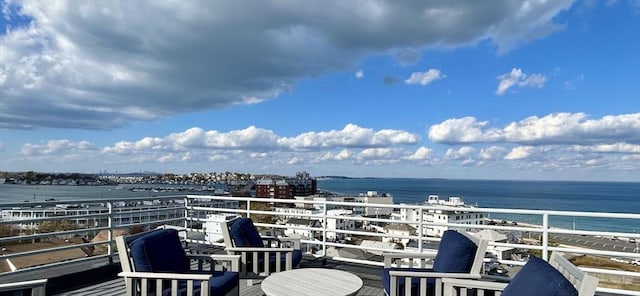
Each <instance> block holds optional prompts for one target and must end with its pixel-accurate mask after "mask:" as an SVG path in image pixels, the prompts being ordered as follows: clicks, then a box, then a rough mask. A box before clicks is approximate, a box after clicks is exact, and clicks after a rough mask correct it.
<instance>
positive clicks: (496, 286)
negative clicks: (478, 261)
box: [442, 278, 508, 296]
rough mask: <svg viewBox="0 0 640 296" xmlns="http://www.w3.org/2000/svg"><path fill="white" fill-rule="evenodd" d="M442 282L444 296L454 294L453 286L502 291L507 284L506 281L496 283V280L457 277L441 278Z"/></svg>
mask: <svg viewBox="0 0 640 296" xmlns="http://www.w3.org/2000/svg"><path fill="white" fill-rule="evenodd" d="M442 284H443V285H444V288H443V295H444V296H454V295H456V294H455V293H454V290H455V288H461V289H466V290H469V289H480V290H491V291H502V290H504V288H505V287H506V286H507V284H508V283H498V282H490V281H482V280H468V279H459V278H443V279H442Z"/></svg>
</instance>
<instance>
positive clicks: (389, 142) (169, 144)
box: [102, 124, 418, 154]
mask: <svg viewBox="0 0 640 296" xmlns="http://www.w3.org/2000/svg"><path fill="white" fill-rule="evenodd" d="M417 141H418V136H417V135H414V134H411V133H409V132H406V131H400V130H390V129H383V130H379V131H374V130H372V129H368V128H362V127H359V126H357V125H354V124H348V125H346V126H345V127H344V129H342V130H339V131H338V130H331V131H328V132H307V133H303V134H300V135H298V136H295V137H291V138H287V137H281V136H278V135H277V134H275V133H274V132H273V131H271V130H266V129H262V128H257V127H255V126H250V127H248V128H246V129H242V130H233V131H229V132H219V131H216V130H209V131H205V130H203V129H201V128H198V127H194V128H190V129H187V130H185V131H184V132H180V133H172V134H169V135H168V136H166V137H164V138H151V137H145V138H142V139H140V140H138V141H135V142H126V141H121V142H118V143H116V144H115V145H113V146H111V147H105V148H103V150H102V152H103V153H107V154H131V153H147V152H150V151H168V152H178V151H189V150H194V149H196V150H245V149H246V150H252V151H256V150H257V151H263V150H284V151H289V150H300V151H304V150H329V149H334V148H343V147H355V148H384V147H387V146H394V145H411V144H415V143H416V142H417Z"/></svg>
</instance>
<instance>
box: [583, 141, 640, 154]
mask: <svg viewBox="0 0 640 296" xmlns="http://www.w3.org/2000/svg"><path fill="white" fill-rule="evenodd" d="M573 150H574V151H576V152H582V153H584V152H598V153H634V154H639V155H640V144H629V143H614V144H600V145H593V146H583V145H576V146H574V147H573Z"/></svg>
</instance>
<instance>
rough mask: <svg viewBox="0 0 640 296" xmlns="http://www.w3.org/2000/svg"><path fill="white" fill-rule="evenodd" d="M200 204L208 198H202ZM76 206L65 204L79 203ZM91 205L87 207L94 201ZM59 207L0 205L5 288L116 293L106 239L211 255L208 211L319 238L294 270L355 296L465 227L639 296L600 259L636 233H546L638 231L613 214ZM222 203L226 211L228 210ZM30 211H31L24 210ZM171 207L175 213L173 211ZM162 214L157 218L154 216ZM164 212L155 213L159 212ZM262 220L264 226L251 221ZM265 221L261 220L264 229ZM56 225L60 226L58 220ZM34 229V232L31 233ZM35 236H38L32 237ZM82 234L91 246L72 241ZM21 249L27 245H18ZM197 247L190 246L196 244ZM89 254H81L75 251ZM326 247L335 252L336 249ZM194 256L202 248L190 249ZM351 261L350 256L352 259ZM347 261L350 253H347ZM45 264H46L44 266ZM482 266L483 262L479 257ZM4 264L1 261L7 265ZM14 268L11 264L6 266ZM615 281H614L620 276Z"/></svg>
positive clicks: (627, 247) (632, 279)
mask: <svg viewBox="0 0 640 296" xmlns="http://www.w3.org/2000/svg"><path fill="white" fill-rule="evenodd" d="M158 199H160V200H161V202H162V203H164V204H166V203H170V204H171V205H172V207H170V208H167V207H165V206H162V207H158V208H154V207H152V206H151V207H149V206H147V205H148V204H149V203H150V202H151V201H154V200H158ZM207 199H209V200H207ZM82 202H83V201H74V203H76V204H81V203H82ZM95 202H96V201H95V200H90V201H87V203H95ZM116 202H119V203H122V202H125V203H128V204H131V203H133V204H136V203H137V204H141V203H144V204H145V206H144V207H141V208H140V209H132V210H131V211H127V212H126V213H122V210H119V211H116V210H114V206H113V205H112V204H113V203H116ZM59 203H60V201H56V202H51V203H50V204H47V203H37V204H36V203H33V204H29V203H20V204H0V209H16V208H18V207H20V208H23V207H25V206H26V207H27V211H26V213H27V214H28V215H27V216H12V217H4V219H3V220H0V226H2V227H5V228H8V230H9V235H8V236H4V237H0V246H2V247H3V249H2V254H1V255H0V259H1V260H0V268H2V269H3V270H2V271H1V272H0V283H10V282H16V281H25V280H31V279H40V278H49V280H50V282H49V283H48V284H47V290H48V292H49V293H48V295H87V294H91V295H121V294H122V292H123V289H124V281H123V280H122V279H120V278H118V277H117V276H116V274H117V273H118V269H119V263H118V262H117V253H116V250H115V248H114V245H113V240H114V238H115V236H117V235H120V234H121V233H122V231H126V230H131V229H140V228H152V227H156V226H158V225H176V226H178V227H180V228H184V229H187V230H188V231H189V233H190V235H188V237H187V238H186V239H187V241H189V244H190V247H192V248H195V246H202V248H209V249H210V250H212V251H211V252H221V251H222V246H223V244H221V243H219V242H211V241H207V240H205V239H204V238H205V236H206V230H205V229H203V228H202V225H203V223H204V221H205V220H206V218H207V215H208V214H210V213H227V214H237V215H244V216H249V217H252V218H254V217H255V219H256V220H260V221H262V222H258V223H256V225H257V226H259V227H262V229H264V230H270V231H272V232H276V233H278V232H282V231H284V230H287V229H288V230H291V229H295V230H299V231H301V232H305V231H306V232H309V233H315V234H320V238H319V239H313V238H308V237H307V238H303V240H302V242H303V244H306V246H307V248H309V249H310V248H311V247H313V248H314V249H315V250H316V254H315V255H311V254H307V255H306V257H305V260H304V261H303V263H302V267H303V268H304V267H325V268H334V269H341V270H345V271H349V272H352V273H354V274H356V275H358V276H359V277H360V278H362V280H363V282H364V285H365V287H363V289H362V290H361V291H360V293H359V294H358V295H384V292H383V290H382V287H381V282H380V274H381V268H382V267H381V266H382V264H381V261H380V258H379V256H378V255H377V254H380V253H381V252H388V251H404V252H429V251H431V250H429V249H430V248H431V247H430V244H431V245H433V244H434V243H435V244H437V242H438V239H437V238H434V237H429V236H427V235H426V234H425V233H423V229H425V228H428V227H448V228H454V229H455V228H463V229H465V230H471V231H472V232H473V231H479V230H487V229H488V230H495V231H499V232H502V233H521V234H526V235H522V237H521V238H520V239H519V240H509V241H494V242H491V243H490V244H489V245H490V247H495V248H496V249H500V250H504V249H509V248H513V249H517V250H532V251H534V252H538V253H539V254H542V255H541V256H543V258H544V257H545V256H546V254H547V253H548V252H551V251H561V252H565V253H573V254H578V255H580V254H582V255H588V256H591V257H594V258H600V259H602V260H604V261H606V262H607V263H611V264H610V265H609V266H606V267H602V266H581V268H582V269H583V270H585V271H587V272H589V273H592V274H594V275H598V277H600V278H601V283H606V282H616V283H620V284H615V285H603V284H601V286H600V287H598V293H597V295H639V296H640V288H639V287H640V267H636V266H634V265H632V264H630V263H618V262H614V261H613V260H609V259H620V260H622V261H627V262H631V260H634V259H635V260H638V259H640V254H639V253H638V248H637V246H638V245H637V243H635V244H634V243H632V240H631V239H634V242H635V241H638V240H640V234H639V233H637V232H636V231H634V230H633V229H629V230H627V231H593V230H584V229H580V228H576V229H559V228H552V227H550V224H549V221H550V219H553V218H552V217H563V218H569V219H570V218H571V217H574V219H575V217H578V219H580V218H588V219H624V220H625V221H633V223H634V224H636V225H640V214H621V213H596V212H564V211H535V210H514V209H489V208H464V210H461V209H458V208H453V207H448V206H442V207H441V209H442V210H443V211H454V212H455V211H459V212H461V213H474V212H476V213H490V214H492V215H498V214H517V215H530V216H532V217H537V218H538V220H539V221H541V225H526V224H524V223H519V224H513V223H499V224H476V225H473V224H472V225H468V224H460V223H456V222H455V221H452V222H428V221H426V220H425V221H405V220H392V219H390V218H389V217H376V216H374V217H371V216H368V217H363V216H336V215H333V214H330V213H328V211H327V209H328V208H332V207H333V208H336V207H370V208H376V209H378V208H385V207H387V208H398V207H405V208H411V209H412V210H416V211H418V212H419V213H418V214H419V215H422V213H423V212H426V211H430V210H432V209H426V208H424V209H423V208H422V207H421V206H416V205H382V204H363V203H353V202H351V203H350V202H330V201H322V202H318V201H304V202H301V201H287V200H278V201H277V203H278V204H287V203H290V204H294V203H295V204H296V206H298V205H300V204H311V205H318V204H319V207H320V208H321V209H323V210H322V211H320V212H319V213H318V212H314V213H302V214H296V215H295V216H297V217H298V218H303V219H315V220H319V221H323V223H322V225H320V226H313V227H311V226H309V227H307V226H295V227H292V226H291V225H284V224H282V223H277V222H273V221H275V220H278V219H282V218H286V217H289V216H291V215H292V214H291V213H282V212H275V211H272V210H271V211H270V210H268V209H265V207H260V208H261V209H262V210H256V209H254V207H253V205H254V204H263V205H264V204H267V205H269V204H272V202H270V201H268V200H266V201H265V200H264V199H256V198H246V197H203V196H173V197H148V198H136V199H123V200H120V201H102V203H103V205H102V207H103V209H102V210H100V211H99V212H93V211H91V210H90V208H89V207H87V210H86V211H81V210H80V209H78V210H74V211H73V212H66V213H62V212H55V215H49V214H50V213H48V212H42V211H41V209H43V208H46V207H55V206H56V204H59ZM230 205H235V206H233V207H230ZM29 207H31V208H29ZM176 207H178V208H181V209H180V210H176ZM163 211H165V212H163ZM163 213H164V214H163ZM264 217H271V218H272V220H269V219H261V218H264ZM330 219H334V220H335V219H342V220H344V221H355V222H356V223H357V224H358V225H359V226H358V227H357V228H350V229H345V228H328V226H327V225H328V224H329V223H326V222H327V221H328V220H330ZM68 221H74V223H77V224H78V225H80V226H79V227H75V228H71V229H51V230H47V231H46V232H45V231H43V228H42V225H50V224H54V225H58V223H62V222H68ZM269 221H271V222H269ZM63 224H64V223H63ZM364 224H376V225H380V224H386V225H412V226H413V227H414V228H415V232H413V233H410V234H402V233H391V232H387V233H384V232H380V231H379V230H378V231H376V230H375V229H374V230H371V229H368V230H365V229H364V228H362V227H361V226H362V225H364ZM34 225H38V226H40V228H38V229H35V228H33V226H34ZM36 230H40V231H36ZM329 233H334V234H342V235H343V236H346V237H360V238H363V239H365V238H366V239H368V240H370V241H371V240H373V241H379V242H381V241H395V242H400V241H401V240H402V239H411V240H412V241H413V242H414V243H415V244H413V245H414V249H405V250H397V249H396V250H393V249H391V248H389V246H388V245H387V246H385V245H384V244H380V245H376V244H369V245H365V244H358V243H354V242H353V241H343V240H335V239H333V240H332V239H329V238H328V235H327V234H329ZM84 236H88V237H90V238H93V239H91V240H80V238H81V237H84ZM36 241H41V242H40V244H42V245H45V247H40V248H39V249H29V248H19V247H25V246H31V245H35V244H34V243H32V242H36ZM25 242H28V243H25ZM198 248H199V247H198ZM81 249H82V250H87V249H91V250H93V249H95V252H93V253H91V254H90V255H88V256H85V253H83V251H80V250H81ZM336 250H338V251H340V252H336ZM199 251H202V252H204V251H203V250H199ZM58 253H71V255H70V256H68V257H61V259H60V260H58V261H56V260H50V257H56V256H57V254H58ZM354 254H357V255H354ZM352 255H353V256H352ZM47 260H49V261H47ZM487 260H489V259H487ZM498 261H499V262H500V263H501V264H502V265H503V266H507V267H508V266H514V267H515V268H516V269H517V267H518V266H521V265H523V264H524V262H523V261H519V260H516V259H513V258H506V259H505V258H500V259H499V260H498ZM10 263H11V264H10ZM11 265H15V266H11ZM621 278H624V280H623V281H621V280H620V279H621ZM241 295H262V292H261V290H260V285H259V284H257V285H254V286H247V285H244V284H243V285H242V286H241Z"/></svg>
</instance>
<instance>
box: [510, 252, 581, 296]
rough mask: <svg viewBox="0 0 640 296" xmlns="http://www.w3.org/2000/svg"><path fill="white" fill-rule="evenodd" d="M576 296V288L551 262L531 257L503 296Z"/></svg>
mask: <svg viewBox="0 0 640 296" xmlns="http://www.w3.org/2000/svg"><path fill="white" fill-rule="evenodd" d="M539 295H546V296H575V295H578V291H577V290H576V288H575V287H574V286H573V285H572V284H571V283H570V282H569V281H568V280H567V279H566V278H565V277H564V276H563V275H562V274H561V273H560V272H559V271H558V270H557V269H555V268H554V267H553V266H551V264H549V263H548V262H547V261H544V260H542V259H540V258H537V257H531V259H529V261H528V262H527V264H525V265H524V267H523V268H522V269H521V270H520V271H519V272H518V273H517V274H516V275H515V276H514V277H513V279H512V280H511V282H510V283H509V285H507V287H506V288H505V289H504V292H503V293H502V296H539Z"/></svg>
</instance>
